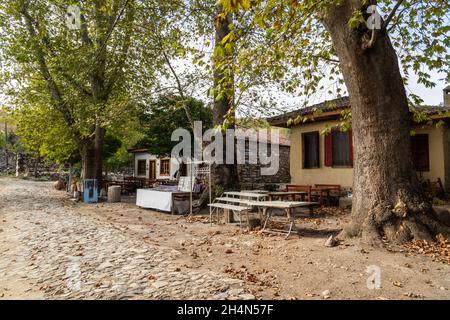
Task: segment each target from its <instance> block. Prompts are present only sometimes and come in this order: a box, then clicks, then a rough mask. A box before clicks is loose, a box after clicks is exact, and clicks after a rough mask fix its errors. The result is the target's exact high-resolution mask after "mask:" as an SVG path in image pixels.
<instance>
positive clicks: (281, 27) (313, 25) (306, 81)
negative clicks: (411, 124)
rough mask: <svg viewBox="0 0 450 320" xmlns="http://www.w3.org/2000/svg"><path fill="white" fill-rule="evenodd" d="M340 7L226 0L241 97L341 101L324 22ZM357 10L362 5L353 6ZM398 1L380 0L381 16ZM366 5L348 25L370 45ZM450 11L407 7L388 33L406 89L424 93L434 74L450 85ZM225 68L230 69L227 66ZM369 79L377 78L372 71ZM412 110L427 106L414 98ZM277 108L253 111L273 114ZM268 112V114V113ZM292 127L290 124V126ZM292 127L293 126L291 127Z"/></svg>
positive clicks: (442, 5)
mask: <svg viewBox="0 0 450 320" xmlns="http://www.w3.org/2000/svg"><path fill="white" fill-rule="evenodd" d="M341 2H343V1H342V0H323V1H315V0H304V1H292V0H271V1H251V2H250V3H251V7H250V8H248V9H247V8H246V9H242V7H243V6H242V1H241V0H236V1H229V0H221V1H219V3H220V4H222V5H223V7H224V9H225V12H230V11H231V12H233V13H234V19H235V22H234V24H233V34H234V35H236V39H234V42H235V44H236V48H235V52H236V56H235V57H234V59H233V63H232V72H230V74H231V75H232V76H233V77H234V78H235V79H236V84H235V86H236V88H237V91H238V92H237V93H236V94H237V95H239V91H240V90H244V91H246V92H251V91H252V90H253V89H260V92H261V91H264V89H266V88H276V89H277V90H280V91H284V92H285V93H287V94H292V95H295V96H301V97H304V99H305V103H304V105H308V104H310V103H308V101H309V100H310V99H311V98H313V97H314V98H315V97H317V95H318V93H323V92H327V93H328V94H330V95H334V96H336V97H341V96H343V95H345V94H346V86H345V83H344V79H343V77H342V74H341V71H340V68H339V58H338V57H337V55H336V51H335V49H334V45H333V42H332V40H331V39H330V35H329V33H328V31H327V30H326V28H325V27H324V25H323V23H322V17H323V16H324V15H326V13H327V12H328V11H329V10H336V8H335V6H336V5H339V4H340V3H341ZM352 3H353V6H354V4H355V3H357V2H352ZM397 3H398V1H397V0H382V1H377V4H378V8H379V12H380V14H381V16H382V17H384V18H386V17H387V16H388V14H389V13H390V12H391V11H392V10H393V8H394V6H395V5H396V4H397ZM368 4H369V2H368V1H361V2H360V7H355V8H354V12H353V15H351V17H350V18H349V20H348V25H349V27H350V28H351V29H353V30H354V32H355V33H357V34H358V35H361V34H365V36H364V38H365V39H366V38H369V39H370V35H371V31H370V30H367V28H366V26H365V23H364V19H366V18H367V13H366V8H367V5H368ZM449 11H450V6H449V3H448V1H445V0H439V1H435V0H423V1H403V2H402V4H401V6H400V8H398V10H397V11H395V12H394V15H393V19H392V21H391V22H390V24H389V25H388V27H387V30H386V32H387V33H388V34H389V36H390V38H391V39H392V44H393V46H394V48H395V50H396V52H397V54H398V57H399V61H400V66H401V69H402V75H403V77H404V83H405V85H407V84H408V81H409V79H410V78H411V76H412V75H414V77H417V81H418V82H419V83H421V84H423V85H425V86H426V87H430V88H431V87H433V86H435V85H436V80H437V79H431V77H430V72H428V71H429V70H430V71H436V72H438V73H439V74H440V75H441V77H442V79H443V80H444V81H446V82H450V17H449V16H448V12H449ZM224 63H227V62H224ZM367 72H372V71H371V70H368V71H367ZM409 99H410V102H411V105H414V106H418V105H421V104H423V101H422V100H421V99H420V98H419V97H418V96H417V95H415V94H414V92H412V93H409ZM278 104H279V101H277V100H276V99H272V100H271V103H269V104H268V105H256V106H255V104H254V103H253V104H252V108H253V109H255V108H260V109H264V110H266V111H267V112H268V111H269V110H273V109H274V107H276V106H277V105H278ZM265 107H268V108H265ZM297 107H301V105H297ZM292 121H293V119H292ZM292 121H291V122H292Z"/></svg>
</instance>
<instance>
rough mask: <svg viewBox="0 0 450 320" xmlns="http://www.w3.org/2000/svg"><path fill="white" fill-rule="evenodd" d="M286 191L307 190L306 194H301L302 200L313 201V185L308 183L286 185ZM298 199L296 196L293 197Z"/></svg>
mask: <svg viewBox="0 0 450 320" xmlns="http://www.w3.org/2000/svg"><path fill="white" fill-rule="evenodd" d="M286 191H287V192H290V191H299V192H305V194H304V195H301V197H300V200H301V201H308V202H311V186H306V185H299V184H288V185H287V186H286ZM293 200H294V201H295V200H296V199H295V197H294V199H293Z"/></svg>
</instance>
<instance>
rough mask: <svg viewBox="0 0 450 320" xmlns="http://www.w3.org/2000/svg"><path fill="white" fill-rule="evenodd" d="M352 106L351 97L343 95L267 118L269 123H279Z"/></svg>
mask: <svg viewBox="0 0 450 320" xmlns="http://www.w3.org/2000/svg"><path fill="white" fill-rule="evenodd" d="M348 107H350V99H349V98H348V97H342V98H338V99H334V100H327V101H324V102H321V103H318V104H314V105H312V106H308V107H304V108H301V109H297V110H294V111H290V112H287V113H283V114H280V115H277V116H273V117H270V118H267V121H268V122H269V123H278V122H282V121H288V120H289V119H295V118H296V117H298V116H306V115H310V114H313V113H314V112H316V111H322V112H325V111H335V110H343V109H347V108H348Z"/></svg>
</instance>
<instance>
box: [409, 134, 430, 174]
mask: <svg viewBox="0 0 450 320" xmlns="http://www.w3.org/2000/svg"><path fill="white" fill-rule="evenodd" d="M411 148H412V158H413V163H414V167H415V168H416V171H421V172H424V171H430V151H429V144H428V134H416V135H414V136H412V137H411Z"/></svg>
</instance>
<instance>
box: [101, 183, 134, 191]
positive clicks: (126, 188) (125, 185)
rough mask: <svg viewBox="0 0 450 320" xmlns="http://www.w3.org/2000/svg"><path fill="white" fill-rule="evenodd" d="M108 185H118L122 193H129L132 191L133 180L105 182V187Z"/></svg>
mask: <svg viewBox="0 0 450 320" xmlns="http://www.w3.org/2000/svg"><path fill="white" fill-rule="evenodd" d="M110 186H120V187H121V188H122V193H127V194H130V193H132V192H133V191H134V188H135V185H134V183H133V182H130V181H116V180H112V181H108V182H106V189H108V187H110Z"/></svg>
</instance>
